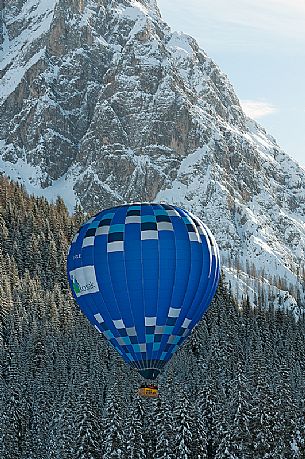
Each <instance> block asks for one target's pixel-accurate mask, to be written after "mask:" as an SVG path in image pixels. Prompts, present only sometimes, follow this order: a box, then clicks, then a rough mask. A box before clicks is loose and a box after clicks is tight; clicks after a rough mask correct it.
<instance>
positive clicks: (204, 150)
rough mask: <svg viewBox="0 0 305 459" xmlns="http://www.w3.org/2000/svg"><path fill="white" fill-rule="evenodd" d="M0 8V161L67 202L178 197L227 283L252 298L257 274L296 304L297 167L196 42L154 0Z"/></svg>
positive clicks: (300, 257)
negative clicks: (219, 261) (206, 236)
mask: <svg viewBox="0 0 305 459" xmlns="http://www.w3.org/2000/svg"><path fill="white" fill-rule="evenodd" d="M0 10H1V14H0V43H1V51H0V76H1V82H0V104H1V109H0V126H1V132H0V154H1V160H0V168H1V169H2V170H3V171H4V172H5V173H6V174H8V175H9V176H11V177H12V178H15V179H17V180H20V181H21V182H23V183H24V184H25V186H26V187H27V188H28V190H29V191H32V192H35V193H37V194H43V195H45V196H46V197H48V198H52V197H54V196H56V195H57V194H60V195H62V196H63V197H64V199H65V200H66V202H67V204H68V205H69V207H70V208H73V205H75V204H76V203H77V202H79V203H81V205H82V206H83V207H84V208H85V209H87V210H90V211H91V210H93V211H94V210H97V209H100V208H101V207H105V206H110V205H113V203H121V202H125V201H139V200H165V201H169V202H173V203H175V204H179V205H181V206H184V207H186V208H188V209H190V210H192V211H193V212H195V213H197V214H198V215H200V216H201V217H202V218H203V219H204V220H205V221H206V222H207V223H208V224H209V225H210V226H211V228H212V230H213V231H214V232H215V234H216V237H217V239H218V241H219V244H220V246H221V250H222V254H223V260H224V263H225V265H226V268H225V272H226V276H227V278H228V279H230V280H231V282H232V283H233V284H234V285H235V284H236V285H238V286H239V289H242V290H243V289H244V290H246V291H247V292H248V293H249V294H250V297H251V298H252V300H253V301H254V300H255V298H254V290H257V285H256V284H255V283H257V278H258V274H257V273H258V272H259V273H260V275H259V276H260V278H261V283H262V285H264V286H265V287H266V286H269V285H271V286H272V288H271V291H272V294H273V295H275V296H278V297H279V301H280V302H282V303H283V297H284V302H285V303H284V304H287V305H292V306H295V305H296V303H295V300H294V299H293V298H292V296H291V294H293V296H294V297H296V296H297V291H302V282H303V281H302V279H303V277H304V269H303V265H304V249H305V216H304V215H305V172H304V170H303V169H301V168H300V167H299V166H298V165H297V164H296V163H294V162H293V161H292V160H291V159H290V158H289V157H288V156H287V155H285V153H284V152H283V151H282V150H281V149H280V148H279V146H278V145H277V144H276V142H275V140H274V139H273V138H272V137H270V136H268V135H267V134H266V132H265V131H264V130H263V129H262V128H261V127H259V126H258V125H257V124H256V123H255V122H253V121H251V120H249V119H248V118H246V117H245V115H244V113H243V112H242V109H241V107H240V104H239V101H238V99H237V97H236V95H235V94H234V91H233V89H232V86H231V85H230V83H229V81H228V79H227V78H226V76H225V75H224V74H222V73H221V71H220V70H219V68H218V67H217V66H216V65H215V64H214V62H213V61H212V60H211V59H209V58H208V57H207V55H206V54H205V53H204V51H202V50H201V49H199V47H198V45H197V43H196V42H195V40H194V39H192V38H191V37H189V36H186V35H183V34H178V33H172V32H171V31H170V29H169V27H168V26H167V25H166V24H165V23H164V22H163V21H162V19H161V17H160V13H159V11H158V8H157V5H156V2H155V0H141V1H140V0H138V1H136V0H91V1H90V0H27V1H26V0H13V1H12V0H11V1H10V2H7V1H6V0H2V2H0ZM237 277H238V282H235V281H236V278H237ZM279 278H281V281H279ZM289 284H292V288H290V292H289V293H286V290H287V287H289ZM236 288H237V287H236Z"/></svg>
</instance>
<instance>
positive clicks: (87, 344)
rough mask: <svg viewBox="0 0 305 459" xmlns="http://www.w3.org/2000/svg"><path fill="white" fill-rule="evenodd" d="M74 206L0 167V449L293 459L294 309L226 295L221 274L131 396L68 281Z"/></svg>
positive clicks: (84, 456)
mask: <svg viewBox="0 0 305 459" xmlns="http://www.w3.org/2000/svg"><path fill="white" fill-rule="evenodd" d="M83 219H84V216H83V215H82V214H81V212H80V211H79V210H78V211H77V213H76V214H75V215H74V216H72V217H70V216H69V215H68V213H67V210H66V208H65V206H64V204H63V202H62V201H61V200H58V201H57V202H56V203H55V204H54V205H50V204H48V203H47V202H46V200H45V199H43V198H34V197H29V196H27V195H26V193H25V192H24V190H23V189H22V188H21V187H20V186H18V185H16V184H13V183H10V182H9V180H7V179H6V178H4V177H0V247H1V255H0V302H1V303H0V364H1V373H0V457H1V458H3V459H28V458H31V459H36V458H37V459H44V458H46V459H71V458H72V457H73V458H76V459H100V458H103V459H133V458H134V459H178V458H180V459H224V458H228V459H271V458H273V459H289V458H300V459H302V458H304V457H305V456H304V454H305V453H304V451H305V446H304V445H305V422H304V411H305V410H304V406H305V339H304V328H305V327H304V317H301V318H300V319H299V320H298V321H296V320H295V318H294V317H293V315H292V314H291V313H284V312H281V311H278V310H274V309H273V305H272V303H271V302H269V304H268V308H266V307H265V301H266V299H264V301H261V300H260V301H258V305H257V308H256V309H255V310H253V309H252V308H251V307H250V305H249V301H247V300H246V301H244V302H243V304H242V306H240V307H237V305H236V303H235V302H234V300H233V299H232V297H231V296H230V294H229V293H228V291H227V290H226V288H225V287H224V286H223V285H220V287H219V291H218V294H217V296H216V299H215V300H214V303H213V305H212V306H211V308H210V311H209V313H208V314H207V315H206V317H205V318H204V319H203V320H202V321H201V323H200V324H199V326H198V327H197V329H196V330H195V331H194V333H193V335H192V337H191V338H190V339H189V340H188V342H187V343H186V344H185V346H183V348H182V349H181V350H180V351H179V352H178V353H177V354H176V355H175V356H174V358H173V359H172V362H171V363H170V364H169V365H168V367H167V369H166V371H165V372H164V373H163V375H162V376H161V377H160V384H159V386H160V393H161V397H160V398H159V399H158V400H142V399H139V397H138V396H137V393H136V392H137V388H138V386H139V383H140V379H139V376H138V375H137V373H135V372H134V371H133V370H132V369H130V368H128V367H127V366H126V365H125V364H124V363H123V362H122V361H121V359H120V358H119V356H118V355H117V354H116V353H115V351H113V350H112V349H111V348H110V347H109V345H108V343H106V342H105V340H104V338H103V337H102V336H101V335H100V334H98V333H97V332H96V330H95V329H94V328H93V327H91V326H90V325H89V324H88V322H87V320H86V319H85V318H84V317H83V316H82V314H81V313H80V312H79V310H78V309H77V306H76V305H75V303H74V301H73V299H72V297H71V295H70V292H69V289H68V285H67V280H66V272H65V269H66V268H65V265H66V263H65V261H66V255H67V250H68V246H69V243H70V240H71V239H72V237H73V233H74V232H75V230H76V228H77V227H78V226H79V224H80V222H81V221H82V220H83ZM258 294H259V292H258ZM263 303H264V306H263ZM299 306H300V307H302V306H303V305H301V304H300V305H299Z"/></svg>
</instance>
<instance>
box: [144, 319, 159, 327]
mask: <svg viewBox="0 0 305 459" xmlns="http://www.w3.org/2000/svg"><path fill="white" fill-rule="evenodd" d="M156 324H157V317H145V326H146V327H153V326H155V325H156Z"/></svg>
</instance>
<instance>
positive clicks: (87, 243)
mask: <svg viewBox="0 0 305 459" xmlns="http://www.w3.org/2000/svg"><path fill="white" fill-rule="evenodd" d="M94 239H95V237H94V236H89V237H85V239H84V240H83V244H82V248H84V247H89V246H92V245H94Z"/></svg>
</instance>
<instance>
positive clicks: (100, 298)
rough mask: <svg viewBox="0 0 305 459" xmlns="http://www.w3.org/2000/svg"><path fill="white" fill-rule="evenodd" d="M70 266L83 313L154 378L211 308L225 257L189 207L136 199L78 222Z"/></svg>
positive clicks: (128, 358)
mask: <svg viewBox="0 0 305 459" xmlns="http://www.w3.org/2000/svg"><path fill="white" fill-rule="evenodd" d="M67 269H68V278H69V282H70V287H71V290H72V293H73V296H74V298H75V300H76V301H77V303H78V305H79V307H80V309H81V310H82V312H83V313H84V314H85V316H86V317H87V318H88V319H89V320H90V322H91V323H92V324H93V325H94V326H95V328H96V329H97V330H98V331H99V332H100V333H102V334H103V335H104V336H105V337H106V338H107V340H109V341H110V343H111V344H112V345H113V347H114V348H115V349H116V350H117V351H118V352H119V354H120V355H121V356H122V358H123V359H124V360H125V362H127V363H128V364H130V365H131V366H132V367H134V368H135V369H137V370H138V371H139V372H140V373H141V375H142V376H143V377H144V378H147V379H154V378H156V377H157V376H158V374H159V372H160V371H161V370H162V368H163V367H164V365H165V364H166V363H167V362H168V361H169V359H170V358H171V357H172V355H173V354H174V352H175V351H176V350H177V349H178V348H179V347H180V346H181V344H182V343H183V342H184V340H185V339H186V338H187V337H188V336H189V334H190V333H191V331H192V329H193V328H194V327H195V325H196V324H197V323H198V321H199V320H200V319H201V318H202V316H203V314H204V313H205V312H206V310H207V308H208V306H209V304H210V302H211V300H212V298H213V296H214V294H215V292H216V289H217V285H218V281H219V272H220V261H219V251H218V247H217V244H216V241H215V239H214V237H213V235H212V234H211V232H210V230H209V229H208V228H207V226H206V225H204V224H203V223H202V222H201V221H200V220H199V219H198V218H197V217H195V216H194V215H192V214H191V213H190V212H187V211H186V210H183V209H181V208H179V207H176V206H172V205H167V204H157V203H132V204H126V205H121V206H118V207H113V208H110V209H106V210H103V211H102V212H100V213H98V214H97V215H96V216H95V217H93V218H91V219H90V220H88V221H87V222H86V223H85V224H83V225H82V226H81V228H80V230H79V232H78V233H77V234H76V235H75V237H74V239H73V241H72V243H71V247H70V251H69V255H68V264H67Z"/></svg>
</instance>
